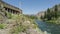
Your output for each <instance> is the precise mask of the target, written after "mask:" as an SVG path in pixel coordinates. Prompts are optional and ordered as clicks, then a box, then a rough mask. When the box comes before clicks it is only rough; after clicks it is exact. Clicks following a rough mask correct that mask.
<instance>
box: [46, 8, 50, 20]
mask: <svg viewBox="0 0 60 34" xmlns="http://www.w3.org/2000/svg"><path fill="white" fill-rule="evenodd" d="M47 20H51V13H50V9H49V8H48V9H47Z"/></svg>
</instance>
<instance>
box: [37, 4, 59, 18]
mask: <svg viewBox="0 0 60 34" xmlns="http://www.w3.org/2000/svg"><path fill="white" fill-rule="evenodd" d="M54 8H55V5H54V6H53V7H52V8H49V9H50V11H54ZM57 9H58V11H59V12H60V4H57ZM46 11H47V10H45V11H40V12H38V13H37V16H38V17H41V16H44V13H45V12H46Z"/></svg>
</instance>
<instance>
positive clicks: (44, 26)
mask: <svg viewBox="0 0 60 34" xmlns="http://www.w3.org/2000/svg"><path fill="white" fill-rule="evenodd" d="M36 22H37V24H38V26H39V28H40V29H41V31H43V32H44V31H46V32H47V33H48V34H60V25H57V24H52V23H46V22H42V21H39V20H36Z"/></svg>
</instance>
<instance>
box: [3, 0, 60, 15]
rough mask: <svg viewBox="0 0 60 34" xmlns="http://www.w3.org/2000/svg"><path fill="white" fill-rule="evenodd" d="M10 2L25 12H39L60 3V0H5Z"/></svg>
mask: <svg viewBox="0 0 60 34" xmlns="http://www.w3.org/2000/svg"><path fill="white" fill-rule="evenodd" d="M3 1H5V2H6V3H8V4H11V5H13V6H16V7H18V8H20V9H22V11H23V14H37V13H38V12H41V11H45V10H46V9H47V8H51V7H53V6H54V5H56V4H60V0H3Z"/></svg>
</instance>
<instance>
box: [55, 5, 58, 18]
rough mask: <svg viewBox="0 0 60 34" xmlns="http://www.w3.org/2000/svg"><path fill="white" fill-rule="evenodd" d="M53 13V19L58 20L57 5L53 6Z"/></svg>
mask: <svg viewBox="0 0 60 34" xmlns="http://www.w3.org/2000/svg"><path fill="white" fill-rule="evenodd" d="M54 11H55V12H54V13H55V18H58V8H57V5H55V9H54Z"/></svg>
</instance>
